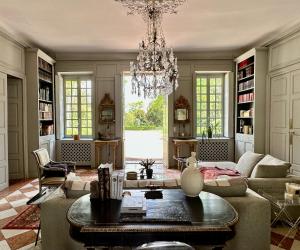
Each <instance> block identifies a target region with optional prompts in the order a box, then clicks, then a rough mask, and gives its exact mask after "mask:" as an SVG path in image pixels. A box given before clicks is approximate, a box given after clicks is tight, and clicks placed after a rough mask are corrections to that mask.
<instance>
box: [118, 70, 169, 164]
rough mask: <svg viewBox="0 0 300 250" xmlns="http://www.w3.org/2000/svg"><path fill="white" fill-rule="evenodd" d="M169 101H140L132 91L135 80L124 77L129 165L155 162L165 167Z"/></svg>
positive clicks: (125, 151)
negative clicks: (145, 160) (167, 102)
mask: <svg viewBox="0 0 300 250" xmlns="http://www.w3.org/2000/svg"><path fill="white" fill-rule="evenodd" d="M166 114H167V113H166V100H165V97H163V96H158V97H156V98H154V99H150V98H144V97H143V96H142V95H141V96H140V97H139V96H138V95H137V94H133V93H132V91H131V76H129V75H128V74H124V75H123V139H124V161H125V165H126V166H127V165H128V164H136V163H138V162H139V161H141V160H144V159H147V158H148V159H153V160H155V162H156V165H157V164H160V165H161V166H163V162H165V161H164V157H166V156H165V155H166V154H165V152H164V144H165V143H164V141H165V140H164V137H165V135H166V134H167V133H166V130H167V126H166V122H165V121H166V120H167V119H165V117H166Z"/></svg>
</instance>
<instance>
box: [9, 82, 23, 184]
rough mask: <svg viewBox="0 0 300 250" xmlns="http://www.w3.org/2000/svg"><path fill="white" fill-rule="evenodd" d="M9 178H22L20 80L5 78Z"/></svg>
mask: <svg viewBox="0 0 300 250" xmlns="http://www.w3.org/2000/svg"><path fill="white" fill-rule="evenodd" d="M7 102H8V103H7V110H8V113H7V114H8V166H9V167H8V170H9V179H22V178H24V154H23V148H24V147H23V93H22V80H21V79H17V78H10V77H9V78H8V79H7Z"/></svg>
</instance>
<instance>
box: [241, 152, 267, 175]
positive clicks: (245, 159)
mask: <svg viewBox="0 0 300 250" xmlns="http://www.w3.org/2000/svg"><path fill="white" fill-rule="evenodd" d="M263 157H264V156H263V155H262V154H256V153H253V152H250V151H247V152H246V153H244V154H243V155H242V156H241V158H240V159H239V161H238V163H237V164H236V170H238V171H239V172H240V173H241V175H242V176H245V177H250V175H251V173H252V170H253V168H254V167H255V165H256V164H257V163H258V162H259V161H260V160H261V159H262V158H263Z"/></svg>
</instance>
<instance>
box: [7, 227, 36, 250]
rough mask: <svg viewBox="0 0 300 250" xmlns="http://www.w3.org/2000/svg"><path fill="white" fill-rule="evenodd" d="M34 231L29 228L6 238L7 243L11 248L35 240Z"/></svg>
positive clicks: (13, 249)
mask: <svg viewBox="0 0 300 250" xmlns="http://www.w3.org/2000/svg"><path fill="white" fill-rule="evenodd" d="M35 237H36V233H35V232H34V231H33V230H30V231H28V232H26V233H23V234H19V235H16V236H13V237H10V238H8V239H6V241H7V243H8V245H9V246H10V248H11V249H12V250H15V249H18V248H21V247H23V246H26V245H28V244H30V243H32V242H34V241H35Z"/></svg>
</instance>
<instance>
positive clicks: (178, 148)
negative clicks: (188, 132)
mask: <svg viewBox="0 0 300 250" xmlns="http://www.w3.org/2000/svg"><path fill="white" fill-rule="evenodd" d="M176 151H177V152H176V155H177V158H179V157H180V145H177V146H176ZM179 168H180V163H179V162H177V169H179Z"/></svg>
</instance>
